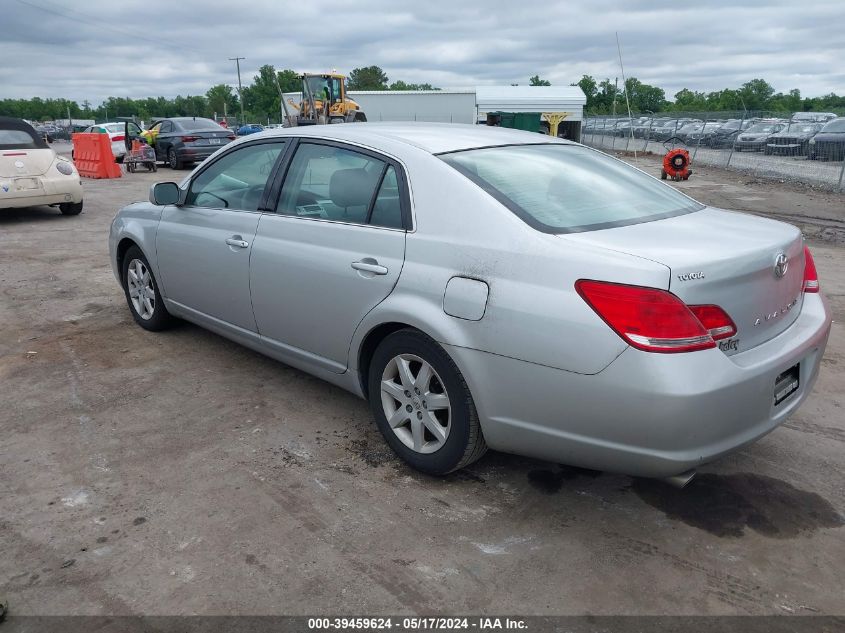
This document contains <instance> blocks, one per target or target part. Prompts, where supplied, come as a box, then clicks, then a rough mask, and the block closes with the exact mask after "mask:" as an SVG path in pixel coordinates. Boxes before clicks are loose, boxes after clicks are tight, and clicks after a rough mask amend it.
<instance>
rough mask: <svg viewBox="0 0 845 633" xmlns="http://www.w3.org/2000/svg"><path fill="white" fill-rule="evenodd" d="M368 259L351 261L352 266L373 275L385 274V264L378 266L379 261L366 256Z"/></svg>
mask: <svg viewBox="0 0 845 633" xmlns="http://www.w3.org/2000/svg"><path fill="white" fill-rule="evenodd" d="M367 260H369V261H366V260H364V261H360V262H352V268H354V269H355V270H360V271H363V272H365V273H373V274H374V275H386V274H387V266H380V265H379V263H378V262H377V261H376V260H374V259H370V258H369V257H368V258H367Z"/></svg>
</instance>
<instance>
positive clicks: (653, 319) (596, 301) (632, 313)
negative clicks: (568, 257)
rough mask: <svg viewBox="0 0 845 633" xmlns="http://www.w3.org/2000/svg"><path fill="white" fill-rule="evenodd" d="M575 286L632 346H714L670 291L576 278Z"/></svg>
mask: <svg viewBox="0 0 845 633" xmlns="http://www.w3.org/2000/svg"><path fill="white" fill-rule="evenodd" d="M575 289H576V290H577V291H578V294H579V295H581V298H582V299H584V301H586V302H587V304H588V305H589V306H590V307H591V308H592V309H593V310H595V312H596V314H598V315H599V316H600V317H601V318H602V319H604V321H605V323H607V324H608V325H609V326H610V327H611V328H612V329H613V331H614V332H616V333H617V334H618V335H619V336H621V337H622V339H623V340H625V341H626V342H627V343H628V344H629V345H631V346H632V347H636V348H637V349H641V350H644V351H647V352H662V353H673V352H693V351H696V350H702V349H710V348H713V347H716V342H715V341H714V340H713V337H712V336H711V335H710V333H709V332H708V331H707V330H706V329H705V327H704V326H703V325H702V324H701V322H700V321H699V320H698V319H697V318H696V317H695V315H694V314H693V313H692V312H691V311H690V309H689V308H688V307H687V306H686V305H685V304H684V302H683V301H681V300H680V299H679V298H678V297H676V296H675V295H673V294H672V293H671V292H667V291H666V290H659V289H657V288H646V287H643V286H629V285H624V284H614V283H609V282H606V281H592V280H588V279H580V280H578V281H577V282H576V283H575Z"/></svg>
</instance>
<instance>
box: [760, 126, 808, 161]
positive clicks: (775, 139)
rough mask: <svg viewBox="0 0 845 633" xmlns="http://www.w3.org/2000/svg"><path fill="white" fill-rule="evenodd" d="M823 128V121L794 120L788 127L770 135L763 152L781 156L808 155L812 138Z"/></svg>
mask: <svg viewBox="0 0 845 633" xmlns="http://www.w3.org/2000/svg"><path fill="white" fill-rule="evenodd" d="M821 129H822V124H821V123H807V122H806V121H797V122H796V121H793V122H792V123H790V124H789V125H788V126H787V127H786V129H784V130H782V131H780V132H778V133H777V134H772V135H771V136H770V137H769V140H768V141H767V142H766V147H764V148H763V153H764V154H778V155H780V156H806V155H807V153H808V151H809V148H810V139H811V138H813V137H814V136H815V135H816V134H817V133H818V131H819V130H821Z"/></svg>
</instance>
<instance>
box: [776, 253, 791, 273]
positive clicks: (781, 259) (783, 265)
mask: <svg viewBox="0 0 845 633" xmlns="http://www.w3.org/2000/svg"><path fill="white" fill-rule="evenodd" d="M787 268H789V258H787V256H786V255H785V254H784V253H780V254H778V256H777V257H775V277H777V278H778V279H780V278H781V277H783V276H784V275H785V274H786V269H787Z"/></svg>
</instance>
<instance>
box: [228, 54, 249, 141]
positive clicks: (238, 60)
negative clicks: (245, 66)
mask: <svg viewBox="0 0 845 633" xmlns="http://www.w3.org/2000/svg"><path fill="white" fill-rule="evenodd" d="M242 59H246V57H230V58H229V61H230V62H235V64H236V65H237V67H238V101H240V102H241V125H243V124H244V123H245V121H244V95H243V91H242V89H241V60H242Z"/></svg>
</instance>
